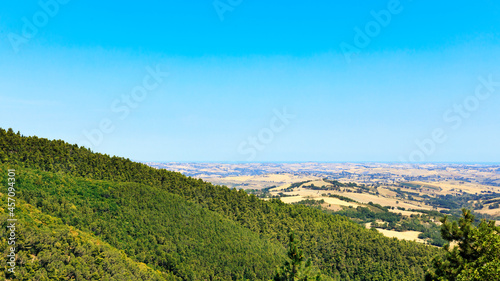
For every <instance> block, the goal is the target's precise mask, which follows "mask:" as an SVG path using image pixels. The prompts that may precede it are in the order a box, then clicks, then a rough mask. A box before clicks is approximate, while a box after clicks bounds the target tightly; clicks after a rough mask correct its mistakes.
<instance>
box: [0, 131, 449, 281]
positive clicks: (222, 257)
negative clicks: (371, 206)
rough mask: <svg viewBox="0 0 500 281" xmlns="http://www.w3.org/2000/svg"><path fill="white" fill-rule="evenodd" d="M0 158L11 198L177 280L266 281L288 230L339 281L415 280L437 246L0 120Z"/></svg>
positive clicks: (280, 256)
mask: <svg viewBox="0 0 500 281" xmlns="http://www.w3.org/2000/svg"><path fill="white" fill-rule="evenodd" d="M0 160H1V162H2V176H1V178H2V179H3V182H4V185H3V186H5V178H6V177H7V174H6V172H5V169H7V168H14V169H16V170H17V171H18V172H19V176H18V179H17V180H18V188H19V190H18V193H17V196H18V198H20V199H23V200H26V202H28V203H29V204H31V205H33V206H34V207H36V208H37V209H38V210H40V211H42V212H43V213H45V214H47V215H51V216H53V217H55V218H58V219H60V220H61V222H62V223H63V224H65V225H67V226H71V227H75V228H77V229H79V230H83V231H88V232H90V233H92V234H93V235H95V236H97V237H98V238H99V239H102V240H103V241H105V242H107V243H109V244H110V245H111V246H113V247H116V249H118V250H123V251H124V253H126V254H127V255H128V256H129V257H130V258H132V259H133V260H134V261H135V262H143V263H145V264H146V265H147V266H149V267H151V268H153V269H155V270H158V271H161V272H165V273H172V274H175V275H176V276H178V277H181V278H182V279H184V280H211V279H212V280H239V279H241V278H247V279H250V280H257V279H260V280H267V279H269V278H271V277H272V271H273V270H274V269H275V268H276V266H277V265H279V264H280V263H282V262H283V257H284V255H285V246H286V245H287V244H288V237H289V233H290V231H291V230H293V231H294V232H295V234H296V238H297V239H298V240H300V241H301V245H302V248H303V251H304V254H305V255H306V256H307V257H310V258H311V260H312V262H313V263H314V264H315V265H317V266H318V268H319V269H320V270H321V272H322V273H324V274H327V275H329V276H331V277H334V278H337V279H341V280H398V279H399V280H422V278H423V276H424V271H425V269H426V267H427V266H428V265H429V262H430V260H431V258H432V257H433V256H435V255H437V254H441V250H439V249H438V248H434V247H428V246H425V245H420V244H417V243H414V242H406V241H398V240H395V239H389V238H385V237H383V236H382V235H381V234H379V233H377V232H376V231H372V230H367V229H364V228H362V227H360V226H359V225H357V224H355V223H353V222H351V221H349V220H348V219H347V218H344V217H341V216H337V215H330V214H325V213H323V212H321V211H320V210H316V209H313V208H309V207H307V206H301V205H286V204H284V203H282V202H281V201H279V200H271V201H263V200H260V199H258V198H257V197H255V196H253V195H248V194H246V192H244V191H236V190H233V189H228V188H226V187H224V186H214V185H212V184H210V183H206V182H203V181H202V180H197V179H192V178H188V177H185V176H183V175H181V174H179V173H174V172H169V171H166V170H158V169H154V168H151V167H148V166H146V165H143V164H140V163H134V162H132V161H130V160H128V159H124V158H119V157H109V156H107V155H102V154H98V153H92V152H91V151H90V150H88V149H85V148H80V147H78V146H76V145H70V144H67V143H65V142H63V141H49V140H46V139H42V138H37V137H23V136H21V135H20V134H15V133H14V132H13V131H12V130H9V131H6V130H3V129H0ZM210 269H212V270H210ZM200 272H201V273H200ZM200 274H201V275H200ZM63 280H64V279H63ZM96 280H97V279H96Z"/></svg>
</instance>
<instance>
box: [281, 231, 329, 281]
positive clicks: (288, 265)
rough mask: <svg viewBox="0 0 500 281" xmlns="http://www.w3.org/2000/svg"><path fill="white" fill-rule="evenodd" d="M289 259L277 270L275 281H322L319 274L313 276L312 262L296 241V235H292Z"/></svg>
mask: <svg viewBox="0 0 500 281" xmlns="http://www.w3.org/2000/svg"><path fill="white" fill-rule="evenodd" d="M288 258H289V259H290V260H287V261H286V262H285V264H284V265H283V266H282V267H281V268H280V269H278V270H277V272H276V275H275V276H274V281H308V280H321V278H320V275H319V273H318V274H313V267H312V262H311V260H310V259H306V258H305V256H304V253H303V252H302V250H300V249H299V246H298V243H297V242H296V241H295V235H294V233H292V234H290V243H289V246H288Z"/></svg>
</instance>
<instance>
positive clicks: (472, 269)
mask: <svg viewBox="0 0 500 281" xmlns="http://www.w3.org/2000/svg"><path fill="white" fill-rule="evenodd" d="M462 213H463V214H462V215H463V217H462V218H460V220H459V222H458V223H457V222H453V223H450V222H448V221H447V217H446V216H445V217H444V218H443V219H441V222H442V223H443V225H442V227H441V235H442V236H443V239H445V240H446V241H448V242H449V243H448V244H446V245H445V247H444V248H445V250H446V251H447V253H446V256H445V257H444V258H436V259H435V260H434V267H435V272H434V273H428V274H427V276H426V280H440V281H441V280H442V281H444V280H450V281H455V280H456V281H465V280H500V227H498V226H495V222H494V221H489V222H486V221H485V220H482V221H481V223H480V224H479V225H478V227H474V225H473V222H474V215H472V214H471V211H470V210H466V209H462ZM451 242H457V246H455V247H453V248H452V249H450V243H451Z"/></svg>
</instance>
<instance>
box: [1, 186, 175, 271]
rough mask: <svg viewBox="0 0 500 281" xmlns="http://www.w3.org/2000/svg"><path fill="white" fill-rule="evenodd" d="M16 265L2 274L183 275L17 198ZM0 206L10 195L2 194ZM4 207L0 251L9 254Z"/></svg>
mask: <svg viewBox="0 0 500 281" xmlns="http://www.w3.org/2000/svg"><path fill="white" fill-rule="evenodd" d="M16 203H17V204H16V210H15V214H16V218H17V219H18V223H17V225H16V237H17V241H16V245H15V248H16V250H15V252H16V255H17V266H16V268H15V271H14V272H15V274H11V273H7V266H6V265H4V266H3V270H2V272H1V273H0V279H1V280H109V281H111V280H115V281H121V280H158V281H159V280H179V278H177V277H175V276H174V275H173V274H168V273H166V272H162V271H157V270H153V269H152V268H150V267H148V266H146V265H144V264H141V263H138V262H135V261H133V260H132V259H130V258H129V257H127V256H126V255H125V253H123V252H121V251H118V250H117V249H115V248H114V247H112V246H110V245H109V244H107V243H106V242H103V241H102V240H100V239H98V238H96V237H95V236H93V235H90V234H88V233H86V232H82V231H79V230H77V229H75V228H73V227H69V226H67V225H65V224H63V223H62V221H61V220H60V219H58V218H54V217H51V216H48V215H45V214H42V213H40V211H38V210H37V209H36V208H34V207H33V206H31V205H29V204H26V203H24V202H23V201H22V200H20V199H17V200H16ZM0 204H1V206H6V205H7V196H6V195H5V194H2V195H0ZM7 212H8V210H7V209H4V208H2V209H1V212H0V224H1V227H0V237H1V238H0V252H1V253H2V255H3V256H4V257H5V256H7V254H8V252H9V249H10V247H11V246H9V245H7V239H6V238H7V233H6V232H7V231H6V229H7V218H8V214H7Z"/></svg>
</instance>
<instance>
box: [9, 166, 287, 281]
mask: <svg viewBox="0 0 500 281" xmlns="http://www.w3.org/2000/svg"><path fill="white" fill-rule="evenodd" d="M0 167H1V166H0ZM19 172H20V174H19V175H18V178H17V180H18V181H19V183H20V186H21V187H22V188H20V190H19V191H18V195H17V196H18V197H19V198H22V199H24V200H26V201H27V202H28V203H29V204H31V205H33V206H36V207H37V208H38V209H39V210H41V211H42V212H43V213H46V214H50V215H52V216H55V217H58V218H60V219H61V221H62V222H63V223H65V224H67V225H71V226H73V227H76V228H78V229H81V230H84V231H86V232H90V233H93V234H94V235H96V236H98V237H99V238H101V239H102V240H104V241H107V242H108V243H110V244H111V245H112V246H114V247H116V248H117V249H120V250H123V251H124V252H125V253H126V254H127V255H128V256H129V257H131V258H133V259H134V260H136V261H138V262H142V263H145V264H147V265H149V266H151V267H153V268H156V269H159V270H162V271H168V272H172V273H174V274H175V275H176V276H179V277H182V279H183V280H203V279H210V278H219V279H222V280H231V279H241V278H249V279H254V280H265V279H266V278H267V277H268V276H270V275H271V274H272V273H273V271H274V268H275V267H276V266H277V265H278V264H280V263H281V262H282V261H283V260H284V258H285V251H284V248H283V247H282V246H281V245H280V244H277V243H272V242H270V241H269V240H267V239H261V237H260V236H259V235H258V234H256V233H253V232H251V231H250V230H248V229H246V228H244V227H242V226H241V225H239V224H238V223H236V222H234V221H231V220H229V219H226V218H224V217H223V216H221V215H220V214H218V213H215V212H212V211H209V210H207V209H204V208H201V207H200V206H198V205H197V204H195V203H193V202H188V201H187V200H186V199H184V198H182V197H180V196H178V195H174V194H171V193H168V192H166V191H164V190H162V189H159V188H155V187H149V186H145V185H142V184H138V183H113V182H107V181H98V180H91V179H83V178H74V177H70V176H67V175H64V174H53V173H48V172H37V171H30V170H28V169H24V170H22V172H21V170H19ZM0 173H2V174H3V175H6V172H5V170H3V169H0ZM39 179H41V180H40V181H39V183H38V184H37V181H38V180H39ZM2 182H5V181H2ZM250 264H251V265H252V272H248V265H250Z"/></svg>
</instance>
